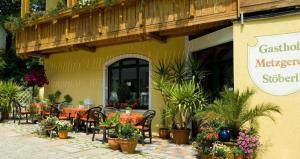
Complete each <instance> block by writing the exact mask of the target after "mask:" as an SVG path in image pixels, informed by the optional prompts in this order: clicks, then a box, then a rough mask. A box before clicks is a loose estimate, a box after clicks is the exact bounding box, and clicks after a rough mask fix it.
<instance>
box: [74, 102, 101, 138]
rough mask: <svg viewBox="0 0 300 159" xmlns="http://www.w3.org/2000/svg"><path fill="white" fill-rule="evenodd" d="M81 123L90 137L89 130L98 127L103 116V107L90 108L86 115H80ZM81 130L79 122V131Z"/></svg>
mask: <svg viewBox="0 0 300 159" xmlns="http://www.w3.org/2000/svg"><path fill="white" fill-rule="evenodd" d="M78 116H79V122H81V123H84V125H85V132H86V134H87V135H88V133H89V132H88V129H89V128H91V127H92V125H93V126H94V127H96V126H98V124H99V120H100V119H101V116H102V105H99V106H97V107H93V108H90V109H89V110H88V111H87V112H86V113H85V114H78ZM78 129H79V123H78V122H77V130H78Z"/></svg>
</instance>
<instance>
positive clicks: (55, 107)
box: [50, 103, 71, 120]
mask: <svg viewBox="0 0 300 159" xmlns="http://www.w3.org/2000/svg"><path fill="white" fill-rule="evenodd" d="M60 105H61V103H57V104H54V105H51V106H50V116H56V117H57V118H58V119H59V120H71V118H70V114H63V112H61V111H60V110H59V107H60Z"/></svg>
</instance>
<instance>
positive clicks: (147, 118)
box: [135, 110, 156, 145]
mask: <svg viewBox="0 0 300 159" xmlns="http://www.w3.org/2000/svg"><path fill="white" fill-rule="evenodd" d="M155 114H156V112H155V111H154V110H147V111H146V112H145V113H144V114H143V116H144V119H143V120H142V121H141V122H139V123H137V124H136V125H135V127H136V128H137V129H139V130H140V131H141V132H142V140H141V141H142V144H143V145H144V143H145V138H146V137H149V139H150V144H151V143H152V129H151V124H152V120H153V118H154V117H155ZM146 132H148V134H149V136H146V135H145V133H146Z"/></svg>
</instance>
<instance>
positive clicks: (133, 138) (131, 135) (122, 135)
mask: <svg viewBox="0 0 300 159" xmlns="http://www.w3.org/2000/svg"><path fill="white" fill-rule="evenodd" d="M118 135H119V143H120V146H121V150H122V152H124V153H129V154H132V153H134V152H135V148H136V145H137V142H138V139H139V137H140V131H139V130H138V129H136V128H135V126H134V125H133V124H131V123H130V124H123V125H120V127H119V132H118Z"/></svg>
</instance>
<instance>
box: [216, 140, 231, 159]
mask: <svg viewBox="0 0 300 159" xmlns="http://www.w3.org/2000/svg"><path fill="white" fill-rule="evenodd" d="M229 153H230V148H229V147H228V146H226V145H223V144H214V147H213V156H214V157H217V158H220V159H226V158H227V156H228V154H229Z"/></svg>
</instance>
